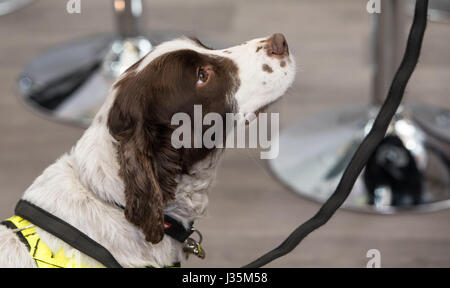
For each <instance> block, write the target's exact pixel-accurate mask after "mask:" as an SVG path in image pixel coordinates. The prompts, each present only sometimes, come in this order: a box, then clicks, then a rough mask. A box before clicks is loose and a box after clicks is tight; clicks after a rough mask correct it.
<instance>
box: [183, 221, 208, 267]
mask: <svg viewBox="0 0 450 288" xmlns="http://www.w3.org/2000/svg"><path fill="white" fill-rule="evenodd" d="M192 231H193V232H195V233H196V234H197V235H198V237H199V240H198V241H196V240H194V239H193V238H190V237H189V238H187V239H186V241H184V247H183V252H184V255H185V256H186V260H187V259H188V258H189V255H190V254H194V255H195V256H197V257H198V258H200V259H205V256H206V253H205V250H204V249H203V248H202V246H200V244H201V243H202V241H203V236H202V234H201V233H200V231H198V230H195V229H194V228H192Z"/></svg>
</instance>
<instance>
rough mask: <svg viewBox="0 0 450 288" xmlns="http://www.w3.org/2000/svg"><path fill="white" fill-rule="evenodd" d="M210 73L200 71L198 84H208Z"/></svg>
mask: <svg viewBox="0 0 450 288" xmlns="http://www.w3.org/2000/svg"><path fill="white" fill-rule="evenodd" d="M208 78H209V72H208V71H207V70H205V69H203V68H200V69H198V80H197V84H200V85H201V84H205V83H206V82H208Z"/></svg>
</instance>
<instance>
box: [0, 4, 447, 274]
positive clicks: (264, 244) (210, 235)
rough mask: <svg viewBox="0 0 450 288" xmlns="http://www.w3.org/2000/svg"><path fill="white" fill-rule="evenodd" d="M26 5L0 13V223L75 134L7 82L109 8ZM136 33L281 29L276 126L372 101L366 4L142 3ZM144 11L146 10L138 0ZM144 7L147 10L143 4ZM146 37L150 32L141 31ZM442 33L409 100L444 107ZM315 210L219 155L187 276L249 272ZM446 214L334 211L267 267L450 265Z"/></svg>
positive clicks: (103, 17) (96, 22)
mask: <svg viewBox="0 0 450 288" xmlns="http://www.w3.org/2000/svg"><path fill="white" fill-rule="evenodd" d="M66 2H67V1H61V0H46V1H35V2H34V3H33V4H31V5H30V6H28V7H26V8H24V9H22V10H20V11H18V12H16V13H13V14H10V15H6V16H0V87H1V89H0V151H1V152H0V218H1V219H3V218H6V217H8V216H10V215H12V213H13V208H14V205H15V203H16V201H17V200H18V199H19V198H20V196H21V194H22V193H23V191H24V190H25V189H26V188H27V187H28V186H29V185H30V184H31V183H32V181H33V180H34V178H35V177H37V176H38V175H39V174H40V173H41V172H42V170H43V169H44V168H45V167H46V166H48V165H49V164H51V163H52V162H53V161H54V160H55V159H57V158H58V157H59V156H60V155H61V154H62V153H64V152H66V151H68V150H69V149H70V148H71V146H72V145H73V144H74V143H75V141H76V140H77V139H78V138H79V137H80V135H81V134H82V133H83V131H82V130H81V129H79V128H75V127H70V126H65V125H62V124H59V123H55V122H52V121H49V120H47V119H43V118H41V117H39V116H37V115H36V114H34V113H32V112H31V111H30V110H29V109H28V108H27V107H25V106H24V105H23V104H21V102H20V101H19V100H18V97H17V96H18V92H17V85H16V80H17V78H18V75H19V74H20V72H21V71H22V69H23V68H24V66H25V65H26V64H27V63H29V61H30V60H32V59H33V57H35V56H37V55H39V54H40V53H42V52H43V51H45V50H46V49H47V48H49V47H52V46H54V45H57V44H62V43H65V42H67V41H71V40H74V39H77V38H79V37H82V36H86V35H91V34H97V33H103V32H111V31H113V27H114V21H113V18H112V13H111V10H112V8H111V7H110V3H109V2H111V1H82V13H81V14H73V15H70V14H68V13H67V12H66V9H65V6H66ZM145 2H146V3H145V15H146V17H145V21H144V22H145V27H148V30H149V31H151V30H154V31H163V30H164V31H175V32H182V33H186V34H189V35H196V36H198V37H199V38H200V39H203V40H205V42H206V43H208V41H209V42H210V43H223V44H224V46H226V45H232V44H238V43H241V42H243V41H245V40H248V39H252V38H255V37H260V36H265V35H269V34H271V33H274V32H283V33H284V34H285V35H286V37H287V40H288V42H289V47H290V48H291V50H292V52H293V53H294V54H295V55H296V58H297V63H298V68H299V73H298V76H297V79H296V81H295V84H294V87H293V88H292V89H291V90H290V92H289V93H288V95H287V97H285V99H284V100H283V101H281V103H279V104H277V105H276V107H274V109H276V110H278V111H280V113H281V122H282V125H286V124H287V123H291V122H293V121H299V120H301V119H302V118H306V117H308V116H311V115H313V114H315V113H318V112H320V111H325V110H328V109H333V108H343V107H347V106H349V105H354V104H362V103H366V102H367V101H369V95H370V79H371V66H370V50H369V49H370V42H369V40H370V25H371V18H370V15H369V14H367V12H366V10H365V6H366V1H360V0H341V1H334V0H321V1H313V0H310V1H296V0H284V1H276V2H275V1H268V0H252V1H238V0H233V1H218V0H215V1H211V0H189V1H181V0H152V1H145ZM147 2H148V3H147ZM147 4H148V5H147ZM150 28H151V29H150ZM449 91H450V25H445V24H430V25H429V27H428V30H427V34H426V37H425V43H424V47H423V54H422V57H421V61H420V63H419V66H418V68H417V70H416V72H415V73H414V75H413V77H412V80H411V83H410V85H409V86H408V89H407V93H406V100H407V101H409V102H414V103H417V102H422V103H426V104H432V105H439V106H441V107H446V108H450V95H449V94H450V92H449ZM318 208H319V206H318V205H317V204H315V203H312V202H309V201H307V200H304V199H302V198H301V197H299V196H298V195H296V194H294V193H292V192H290V191H288V190H287V189H285V188H283V186H282V185H280V184H279V183H277V182H276V181H275V180H274V179H273V178H271V177H270V176H269V174H268V172H267V171H265V168H264V163H263V162H262V161H260V160H258V151H252V150H236V149H234V150H233V151H228V152H227V154H226V157H225V159H224V161H223V162H222V164H221V168H220V170H219V172H218V179H217V184H216V186H215V188H214V189H213V191H212V193H211V198H210V206H209V215H208V217H207V218H205V219H204V220H201V221H199V223H197V227H198V228H199V229H200V230H201V231H202V233H203V235H204V238H205V240H204V247H205V249H206V251H207V258H206V259H205V260H203V261H201V260H197V259H193V258H191V259H190V260H189V261H187V262H186V263H184V265H185V266H188V267H224V266H226V267H230V266H240V265H243V264H246V263H247V262H249V261H250V260H252V259H254V258H255V257H256V256H257V255H260V254H262V253H263V252H265V251H267V250H269V249H270V248H273V247H274V246H276V245H278V244H279V243H280V241H282V239H283V238H284V237H285V236H287V235H288V233H290V232H291V230H292V229H293V228H294V227H295V226H296V225H297V224H298V223H300V222H303V221H305V220H307V219H308V218H309V217H311V216H312V215H313V214H314V213H315V212H316V211H317V209H318ZM449 220H450V210H447V211H441V212H435V213H429V214H403V215H396V216H378V215H368V214H359V213H353V212H348V211H339V212H338V213H337V214H336V215H335V216H334V217H333V218H332V219H331V221H330V222H329V223H328V224H327V225H326V226H325V227H322V228H321V229H320V230H319V231H316V232H314V233H313V234H312V235H310V236H309V237H307V238H306V239H305V240H304V242H303V243H302V245H301V246H300V247H298V248H297V249H296V250H295V251H294V252H292V253H291V254H289V255H288V256H286V257H284V258H282V259H279V260H277V261H275V262H274V263H272V264H270V266H272V267H365V266H366V263H367V261H368V259H367V258H366V252H367V251H368V250H369V249H372V248H375V249H379V250H380V252H381V265H382V266H384V267H402V266H405V267H418V266H420V267H438V266H439V267H441V266H447V267H448V266H450V226H449Z"/></svg>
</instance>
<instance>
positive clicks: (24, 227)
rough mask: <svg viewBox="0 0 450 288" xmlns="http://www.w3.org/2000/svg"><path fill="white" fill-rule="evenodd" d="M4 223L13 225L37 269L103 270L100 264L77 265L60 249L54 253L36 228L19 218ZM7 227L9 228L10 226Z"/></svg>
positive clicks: (15, 217) (73, 259) (12, 218)
mask: <svg viewBox="0 0 450 288" xmlns="http://www.w3.org/2000/svg"><path fill="white" fill-rule="evenodd" d="M6 221H9V222H10V223H12V224H14V226H15V227H16V228H15V230H16V231H17V233H18V235H19V237H20V238H21V240H22V242H24V244H25V245H26V246H27V247H28V250H29V251H30V255H31V257H33V259H34V260H35V261H36V265H37V267H38V268H105V267H104V266H102V265H101V264H100V265H99V266H89V265H84V264H82V263H79V262H77V261H76V260H75V258H74V257H73V256H72V257H70V258H69V257H67V256H66V254H65V253H64V250H63V249H62V248H61V249H59V251H56V253H54V252H53V251H52V250H50V248H49V247H48V246H47V245H46V244H45V243H44V242H43V241H42V239H41V237H40V235H39V234H38V233H37V232H36V226H34V225H33V224H32V223H30V222H29V221H27V220H25V219H23V218H22V217H20V216H13V217H11V218H8V219H6ZM6 221H5V222H6ZM9 226H10V227H11V225H9ZM12 228H14V227H12ZM21 235H22V236H23V237H22V236H21Z"/></svg>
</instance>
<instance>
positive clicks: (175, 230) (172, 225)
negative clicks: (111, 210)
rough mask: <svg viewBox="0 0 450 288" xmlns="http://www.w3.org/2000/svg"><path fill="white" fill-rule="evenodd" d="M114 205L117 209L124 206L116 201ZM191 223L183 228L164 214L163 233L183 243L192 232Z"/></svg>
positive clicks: (179, 223)
mask: <svg viewBox="0 0 450 288" xmlns="http://www.w3.org/2000/svg"><path fill="white" fill-rule="evenodd" d="M114 205H115V206H116V207H117V208H119V209H122V210H125V206H123V205H120V204H118V203H114ZM193 225H194V222H190V223H189V227H188V228H185V227H184V225H183V224H182V223H181V222H180V221H178V220H176V219H175V218H173V217H171V216H169V215H167V214H164V233H165V234H166V235H168V236H170V237H172V238H173V239H175V240H177V241H178V242H181V243H184V241H186V239H187V238H189V236H191V235H192V233H194V231H195V229H194V227H193Z"/></svg>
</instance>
